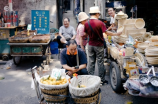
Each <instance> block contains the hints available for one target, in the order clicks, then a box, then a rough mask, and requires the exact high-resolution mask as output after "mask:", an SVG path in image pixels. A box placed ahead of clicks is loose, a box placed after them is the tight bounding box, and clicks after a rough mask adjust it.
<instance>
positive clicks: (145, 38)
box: [143, 32, 152, 41]
mask: <svg viewBox="0 0 158 104" xmlns="http://www.w3.org/2000/svg"><path fill="white" fill-rule="evenodd" d="M151 37H152V36H151V33H150V32H146V33H145V34H143V38H144V39H143V41H147V40H149V39H150V38H151Z"/></svg>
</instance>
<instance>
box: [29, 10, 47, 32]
mask: <svg viewBox="0 0 158 104" xmlns="http://www.w3.org/2000/svg"><path fill="white" fill-rule="evenodd" d="M31 24H32V30H37V33H38V34H48V33H49V10H31Z"/></svg>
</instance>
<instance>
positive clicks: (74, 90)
mask: <svg viewBox="0 0 158 104" xmlns="http://www.w3.org/2000/svg"><path fill="white" fill-rule="evenodd" d="M31 73H32V77H33V81H32V88H34V89H36V93H37V97H38V100H39V103H42V102H45V103H69V104H81V103H84V104H100V101H101V90H100V81H101V79H100V78H99V77H98V76H91V75H79V76H78V75H77V74H74V75H73V78H72V79H71V78H70V77H69V76H67V75H66V73H65V69H52V70H48V69H46V68H42V67H34V68H32V69H31Z"/></svg>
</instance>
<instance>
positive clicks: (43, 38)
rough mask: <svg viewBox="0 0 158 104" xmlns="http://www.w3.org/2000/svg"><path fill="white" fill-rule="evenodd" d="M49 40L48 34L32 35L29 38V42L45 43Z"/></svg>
mask: <svg viewBox="0 0 158 104" xmlns="http://www.w3.org/2000/svg"><path fill="white" fill-rule="evenodd" d="M49 40H50V35H49V34H43V35H34V36H33V37H32V38H29V41H30V43H47V42H48V41H49Z"/></svg>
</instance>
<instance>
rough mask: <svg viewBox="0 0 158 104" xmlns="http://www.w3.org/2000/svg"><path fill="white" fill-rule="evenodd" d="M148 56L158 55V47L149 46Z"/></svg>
mask: <svg viewBox="0 0 158 104" xmlns="http://www.w3.org/2000/svg"><path fill="white" fill-rule="evenodd" d="M145 55H146V56H147V57H158V47H148V48H146V50H145Z"/></svg>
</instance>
